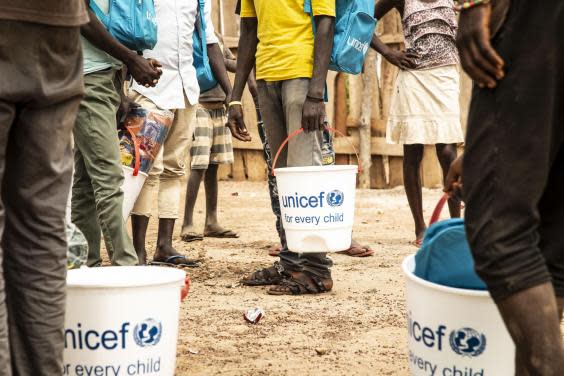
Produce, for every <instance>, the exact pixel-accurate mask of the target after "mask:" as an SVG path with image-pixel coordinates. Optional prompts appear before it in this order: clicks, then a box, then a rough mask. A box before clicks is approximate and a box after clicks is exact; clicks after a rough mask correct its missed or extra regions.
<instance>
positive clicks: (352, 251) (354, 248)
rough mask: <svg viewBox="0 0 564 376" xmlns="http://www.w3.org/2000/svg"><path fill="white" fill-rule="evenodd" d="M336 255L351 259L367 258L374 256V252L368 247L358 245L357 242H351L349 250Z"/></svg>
mask: <svg viewBox="0 0 564 376" xmlns="http://www.w3.org/2000/svg"><path fill="white" fill-rule="evenodd" d="M337 253H340V254H343V255H347V256H351V257H369V256H372V255H374V250H373V249H372V248H370V246H368V245H360V243H359V242H357V241H355V240H353V241H352V244H351V246H350V248H349V249H347V250H345V251H341V252H337Z"/></svg>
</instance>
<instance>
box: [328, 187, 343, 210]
mask: <svg viewBox="0 0 564 376" xmlns="http://www.w3.org/2000/svg"><path fill="white" fill-rule="evenodd" d="M344 201H345V194H344V193H343V192H341V191H339V190H334V191H331V192H329V193H328V194H327V203H328V204H329V206H332V207H334V208H335V207H338V206H341V205H343V202H344Z"/></svg>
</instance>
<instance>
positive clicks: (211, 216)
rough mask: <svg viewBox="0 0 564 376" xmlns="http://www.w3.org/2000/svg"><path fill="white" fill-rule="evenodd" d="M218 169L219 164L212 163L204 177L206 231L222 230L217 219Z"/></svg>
mask: <svg viewBox="0 0 564 376" xmlns="http://www.w3.org/2000/svg"><path fill="white" fill-rule="evenodd" d="M217 169H218V165H216V164H210V165H209V167H208V170H207V171H206V176H205V178H204V186H205V187H206V232H207V231H218V230H221V227H220V226H219V222H218V220H217V195H218V184H217Z"/></svg>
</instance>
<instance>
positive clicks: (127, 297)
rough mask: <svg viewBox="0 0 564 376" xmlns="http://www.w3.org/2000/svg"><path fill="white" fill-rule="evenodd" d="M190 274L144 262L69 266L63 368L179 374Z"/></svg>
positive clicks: (122, 375) (105, 373)
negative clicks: (180, 337) (181, 320)
mask: <svg viewBox="0 0 564 376" xmlns="http://www.w3.org/2000/svg"><path fill="white" fill-rule="evenodd" d="M185 275H186V274H185V272H183V271H181V270H178V269H172V268H158V267H142V266H135V267H106V268H84V269H76V270H70V271H69V272H68V276H67V303H66V304H67V308H66V317H65V332H64V335H65V348H64V356H63V359H64V362H63V369H62V374H63V375H76V376H80V375H100V376H133V375H163V376H172V375H174V374H175V367H176V342H177V339H178V320H179V315H180V291H181V289H182V287H183V286H184V278H185Z"/></svg>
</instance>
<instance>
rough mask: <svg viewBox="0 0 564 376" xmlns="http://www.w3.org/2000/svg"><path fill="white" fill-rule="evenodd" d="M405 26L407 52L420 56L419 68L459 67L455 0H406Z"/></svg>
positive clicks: (404, 11) (417, 62)
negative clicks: (454, 65)
mask: <svg viewBox="0 0 564 376" xmlns="http://www.w3.org/2000/svg"><path fill="white" fill-rule="evenodd" d="M402 25H403V32H404V36H405V47H406V50H408V51H410V52H415V53H417V54H418V55H419V59H417V60H416V64H417V69H427V68H435V67H439V66H445V65H453V64H458V62H459V60H458V52H457V50H456V43H455V40H456V38H455V37H456V30H457V26H458V25H457V18H456V14H455V11H454V2H453V1H452V0H435V1H422V0H405V3H404V9H403V15H402Z"/></svg>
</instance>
